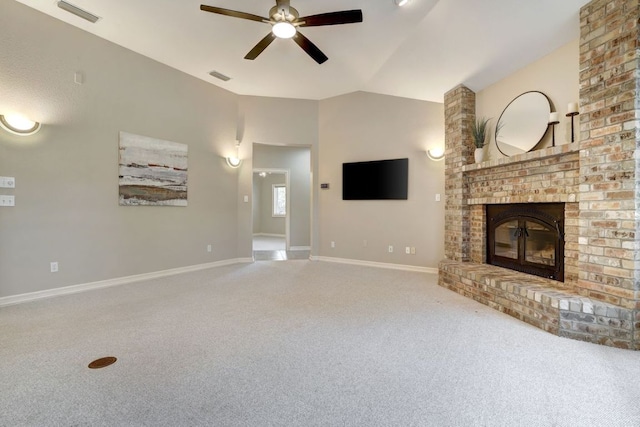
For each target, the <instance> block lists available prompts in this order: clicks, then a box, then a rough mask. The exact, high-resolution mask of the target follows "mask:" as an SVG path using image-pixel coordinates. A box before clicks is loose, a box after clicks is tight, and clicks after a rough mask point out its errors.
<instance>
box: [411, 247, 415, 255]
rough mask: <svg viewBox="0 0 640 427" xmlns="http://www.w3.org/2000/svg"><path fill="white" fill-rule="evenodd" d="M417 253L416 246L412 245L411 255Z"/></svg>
mask: <svg viewBox="0 0 640 427" xmlns="http://www.w3.org/2000/svg"><path fill="white" fill-rule="evenodd" d="M415 254H416V248H414V247H413V246H411V255H415Z"/></svg>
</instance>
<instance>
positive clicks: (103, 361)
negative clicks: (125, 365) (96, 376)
mask: <svg viewBox="0 0 640 427" xmlns="http://www.w3.org/2000/svg"><path fill="white" fill-rule="evenodd" d="M116 360H118V359H116V358H115V357H112V356H109V357H103V358H100V359H97V360H94V361H93V362H91V363H89V369H100V368H104V367H106V366H109V365H113V364H114V363H116Z"/></svg>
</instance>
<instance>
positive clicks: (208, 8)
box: [200, 4, 269, 22]
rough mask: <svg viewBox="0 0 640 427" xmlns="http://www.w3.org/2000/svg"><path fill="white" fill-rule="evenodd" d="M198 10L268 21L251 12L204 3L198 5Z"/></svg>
mask: <svg viewBox="0 0 640 427" xmlns="http://www.w3.org/2000/svg"><path fill="white" fill-rule="evenodd" d="M200 10H204V11H205V12H211V13H217V14H219V15H226V16H233V17H234V18H242V19H249V20H251V21H258V22H269V19H268V18H263V17H262V16H258V15H252V14H251V13H245V12H238V11H237V10H230V9H223V8H221V7H213V6H207V5H206V4H201V5H200Z"/></svg>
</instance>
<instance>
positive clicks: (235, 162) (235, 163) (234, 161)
mask: <svg viewBox="0 0 640 427" xmlns="http://www.w3.org/2000/svg"><path fill="white" fill-rule="evenodd" d="M240 163H242V160H241V159H240V141H236V155H235V156H229V157H227V164H228V165H229V167H232V168H234V169H235V168H237V167H239V166H240Z"/></svg>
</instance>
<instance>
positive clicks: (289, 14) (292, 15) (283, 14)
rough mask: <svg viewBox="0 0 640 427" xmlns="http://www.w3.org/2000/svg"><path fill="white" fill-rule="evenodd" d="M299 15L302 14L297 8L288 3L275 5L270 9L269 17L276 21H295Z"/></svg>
mask: <svg viewBox="0 0 640 427" xmlns="http://www.w3.org/2000/svg"><path fill="white" fill-rule="evenodd" d="M299 16H300V14H299V13H298V11H297V10H296V9H295V8H293V7H291V6H287V5H277V6H273V7H272V8H271V9H270V10H269V17H270V18H271V20H272V21H275V22H291V23H293V22H294V21H296V20H297V19H298V17H299Z"/></svg>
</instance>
